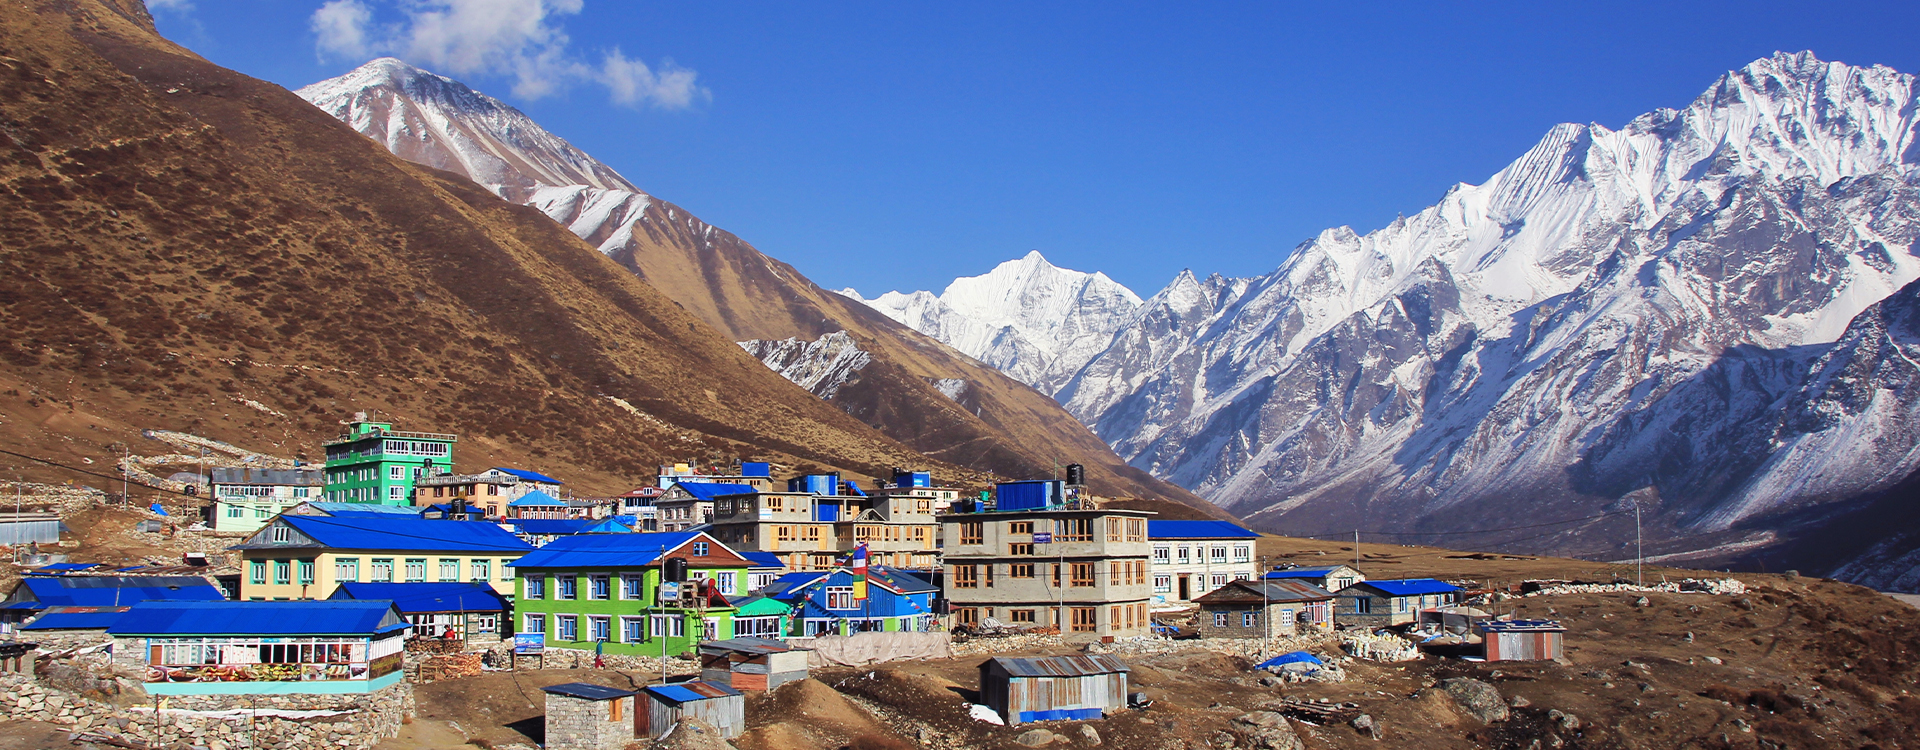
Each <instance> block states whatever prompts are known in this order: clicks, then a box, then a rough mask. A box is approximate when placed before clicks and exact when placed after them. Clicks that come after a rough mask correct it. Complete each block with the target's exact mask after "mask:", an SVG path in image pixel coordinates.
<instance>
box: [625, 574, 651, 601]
mask: <svg viewBox="0 0 1920 750" xmlns="http://www.w3.org/2000/svg"><path fill="white" fill-rule="evenodd" d="M646 580H647V579H645V578H643V577H641V576H636V575H623V576H620V598H622V599H627V600H630V601H639V600H641V599H643V598H644V597H643V596H641V591H642V589H643V587H644V585H645V584H646Z"/></svg>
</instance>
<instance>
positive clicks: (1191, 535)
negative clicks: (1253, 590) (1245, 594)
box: [1147, 519, 1260, 609]
mask: <svg viewBox="0 0 1920 750" xmlns="http://www.w3.org/2000/svg"><path fill="white" fill-rule="evenodd" d="M1259 538H1260V535H1259V534H1256V533H1254V532H1252V531H1248V530H1247V529H1245V528H1242V527H1240V526H1237V525H1235V524H1232V523H1228V522H1226V521H1163V520H1158V519H1155V520H1152V521H1148V522H1147V539H1148V540H1149V541H1151V542H1152V543H1153V563H1152V565H1151V569H1152V573H1153V607H1154V609H1182V608H1186V607H1189V606H1190V603H1191V602H1192V601H1193V598H1194V597H1196V596H1199V595H1201V594H1204V593H1207V592H1209V591H1213V590H1214V589H1218V588H1220V587H1221V586H1225V585H1227V582H1229V581H1244V580H1249V579H1252V578H1257V577H1259V575H1260V565H1259V563H1257V562H1255V561H1254V559H1253V543H1254V541H1255V540H1257V539H1259Z"/></svg>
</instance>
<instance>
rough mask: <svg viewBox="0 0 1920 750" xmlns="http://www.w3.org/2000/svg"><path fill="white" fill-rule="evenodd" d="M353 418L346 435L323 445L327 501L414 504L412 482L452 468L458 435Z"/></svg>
mask: <svg viewBox="0 0 1920 750" xmlns="http://www.w3.org/2000/svg"><path fill="white" fill-rule="evenodd" d="M354 416H355V419H354V421H352V422H349V423H348V424H347V432H346V434H344V435H341V436H340V437H337V438H334V439H333V440H330V441H327V443H326V449H327V468H326V499H327V500H328V501H331V502H336V503H379V504H382V505H413V483H414V481H415V480H417V479H419V478H420V477H421V476H433V475H435V474H440V473H442V472H450V471H452V470H453V444H454V443H455V442H456V441H458V440H459V437H458V436H455V435H443V434H440V433H434V432H400V431H397V430H395V429H393V425H392V424H391V423H388V422H370V421H367V420H366V419H365V415H358V414H356V415H354Z"/></svg>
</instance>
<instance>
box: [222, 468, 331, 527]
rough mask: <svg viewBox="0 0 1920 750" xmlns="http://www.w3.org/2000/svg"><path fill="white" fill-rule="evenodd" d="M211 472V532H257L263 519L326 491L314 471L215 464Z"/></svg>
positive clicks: (318, 473)
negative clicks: (233, 466)
mask: <svg viewBox="0 0 1920 750" xmlns="http://www.w3.org/2000/svg"><path fill="white" fill-rule="evenodd" d="M211 473H212V479H213V483H212V487H213V489H212V493H211V494H212V497H213V509H212V511H211V513H212V515H213V518H212V521H213V523H212V526H213V530H214V531H222V532H239V533H250V532H253V531H257V530H259V528H260V527H261V526H263V525H266V523H267V519H269V518H272V517H274V516H277V515H279V514H280V513H282V512H284V511H286V510H287V509H289V508H292V507H293V506H295V505H298V504H300V503H303V502H306V501H308V500H317V499H319V498H320V497H321V495H322V493H324V492H325V491H326V479H325V477H324V475H323V474H322V473H321V472H320V471H318V470H308V469H252V468H241V469H233V468H226V467H217V468H214V469H213V470H212V472H211Z"/></svg>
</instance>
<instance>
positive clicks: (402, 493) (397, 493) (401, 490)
mask: <svg viewBox="0 0 1920 750" xmlns="http://www.w3.org/2000/svg"><path fill="white" fill-rule="evenodd" d="M387 497H388V498H389V499H392V500H405V499H407V488H405V487H400V486H393V487H388V488H387Z"/></svg>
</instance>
